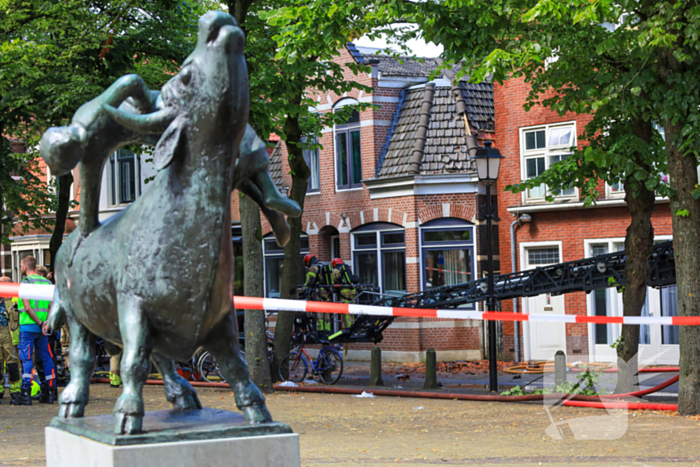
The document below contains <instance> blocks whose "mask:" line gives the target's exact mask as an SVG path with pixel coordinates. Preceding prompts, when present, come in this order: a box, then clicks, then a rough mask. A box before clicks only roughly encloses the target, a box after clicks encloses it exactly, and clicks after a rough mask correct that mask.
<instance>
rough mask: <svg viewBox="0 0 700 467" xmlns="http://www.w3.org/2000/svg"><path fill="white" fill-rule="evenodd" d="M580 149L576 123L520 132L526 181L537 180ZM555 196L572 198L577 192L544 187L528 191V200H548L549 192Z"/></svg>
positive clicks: (570, 189) (523, 172) (527, 129)
mask: <svg viewBox="0 0 700 467" xmlns="http://www.w3.org/2000/svg"><path fill="white" fill-rule="evenodd" d="M572 146H576V126H575V125H574V124H572V123H568V124H557V125H547V126H543V127H538V128H525V129H522V130H521V132H520V148H521V156H522V163H521V165H522V177H523V179H530V178H535V177H538V176H540V175H542V173H544V172H545V171H546V170H547V169H549V168H550V167H551V166H553V165H554V164H556V163H557V162H560V161H562V160H564V159H566V158H567V157H568V156H569V155H570V154H571V147H572ZM548 192H549V193H550V194H551V195H553V196H555V197H562V198H571V197H574V196H575V195H576V189H575V188H573V187H571V188H565V189H552V190H550V189H549V188H548V187H547V186H546V185H544V184H543V185H540V186H538V187H535V188H531V189H529V190H528V191H527V199H528V200H544V198H545V196H546V195H547V193H548Z"/></svg>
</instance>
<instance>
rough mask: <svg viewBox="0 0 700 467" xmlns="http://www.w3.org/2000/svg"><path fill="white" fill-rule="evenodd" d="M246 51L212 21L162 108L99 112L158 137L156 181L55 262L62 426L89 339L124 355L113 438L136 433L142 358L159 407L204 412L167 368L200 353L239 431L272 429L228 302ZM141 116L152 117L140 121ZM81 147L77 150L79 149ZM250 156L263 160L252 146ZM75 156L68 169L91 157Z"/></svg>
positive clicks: (239, 35) (76, 410) (205, 19)
mask: <svg viewBox="0 0 700 467" xmlns="http://www.w3.org/2000/svg"><path fill="white" fill-rule="evenodd" d="M244 45H245V38H244V35H243V32H242V31H241V30H240V29H239V28H238V27H237V25H236V23H235V20H234V19H233V18H232V17H231V16H230V15H227V14H225V13H221V12H210V13H207V14H206V15H204V16H202V17H201V18H200V20H199V35H198V42H197V46H196V48H195V50H194V52H193V53H192V54H191V55H190V56H189V57H188V58H187V59H186V60H185V62H184V63H183V66H182V69H181V70H180V72H179V73H178V74H177V75H175V76H174V77H173V78H172V79H171V80H170V81H169V82H168V83H167V84H166V85H165V86H164V87H163V89H162V92H161V94H160V96H159V97H158V98H156V99H155V101H158V100H159V101H160V102H159V103H157V104H155V103H154V100H153V99H152V95H151V96H150V97H149V95H148V94H144V93H143V92H142V91H138V92H141V94H140V96H133V95H130V96H126V95H120V96H119V99H113V100H112V101H110V102H102V103H101V104H100V105H101V110H103V111H104V112H106V114H108V115H109V116H110V117H111V118H113V119H114V121H116V123H118V124H119V125H120V128H121V127H123V129H124V130H123V131H128V130H130V131H133V132H135V133H137V134H139V135H142V136H141V137H140V139H139V138H135V139H134V140H137V141H141V142H144V141H145V142H146V143H147V142H148V139H149V137H146V136H143V135H156V136H157V135H160V134H162V136H160V138H159V139H158V141H157V144H156V148H155V152H154V155H153V158H154V161H155V166H156V168H157V169H158V170H159V172H158V174H157V175H156V177H155V179H154V181H153V182H152V184H153V185H152V186H151V187H150V188H149V190H148V191H147V192H146V193H145V194H144V195H142V196H141V197H139V198H137V199H136V201H135V202H134V203H133V204H132V205H131V206H129V208H127V209H125V210H124V211H122V212H121V213H119V214H117V215H115V216H113V217H111V218H110V219H108V220H107V221H106V222H105V223H104V224H102V225H101V226H99V227H97V228H95V229H94V230H92V231H89V232H88V233H89V235H85V234H84V233H82V232H81V231H80V230H76V231H75V232H74V233H73V234H71V236H70V237H69V238H68V240H67V241H66V243H65V244H64V245H63V247H62V248H61V249H60V250H59V252H58V254H57V258H56V277H57V279H58V281H57V287H56V293H55V296H54V301H53V305H52V312H51V316H50V318H49V320H50V324H51V326H52V327H53V328H54V329H55V328H57V327H58V326H59V325H60V324H61V323H62V321H63V320H64V319H65V320H66V321H67V323H68V327H69V330H70V334H71V341H72V342H71V344H72V345H71V355H70V359H71V376H72V378H71V382H70V383H69V385H68V386H67V387H66V389H65V390H64V392H63V393H62V395H61V408H60V413H59V416H61V417H68V418H73V417H82V416H83V414H84V408H85V405H86V404H87V402H88V391H89V381H90V377H91V375H92V371H93V368H94V361H95V352H96V345H95V336H101V337H103V338H104V339H106V340H107V341H109V342H111V343H113V344H116V345H119V346H121V347H122V348H123V351H124V354H123V357H122V364H121V372H122V379H123V382H124V390H123V393H122V395H121V396H120V397H119V399H118V401H117V403H116V406H115V409H114V414H115V421H116V423H115V431H116V433H127V434H130V433H138V432H140V431H141V429H142V420H143V415H144V408H143V398H142V389H143V385H144V383H145V381H146V379H147V377H148V374H147V372H148V367H149V358H152V359H153V361H154V363H155V364H156V366H157V367H158V369H159V370H160V372H161V374H162V375H163V378H164V382H165V391H166V397H167V398H168V400H169V401H170V402H172V403H173V405H174V407H175V408H178V409H183V410H192V409H198V408H201V404H200V403H199V400H198V398H197V395H196V393H195V391H194V389H193V388H192V387H191V385H190V384H189V383H188V382H187V381H185V380H184V379H183V378H181V377H179V376H178V375H177V373H176V371H175V366H174V364H173V360H187V359H188V358H189V357H191V355H192V354H194V352H195V351H196V350H197V349H199V348H201V347H203V348H205V349H207V350H209V351H210V352H211V353H212V354H213V355H214V356H215V358H216V359H217V361H218V362H219V365H220V368H221V371H222V373H223V375H224V377H225V379H226V380H227V381H228V382H229V384H230V385H231V387H232V389H233V390H234V393H235V400H236V404H237V406H238V407H239V409H240V410H242V411H243V413H244V416H245V418H246V420H248V421H250V422H251V423H264V422H268V421H270V420H271V417H270V414H269V412H268V411H267V408H266V407H265V398H264V397H263V395H262V393H261V392H260V390H259V389H258V388H257V387H256V386H255V384H253V383H252V381H251V380H250V377H249V375H248V370H247V365H246V363H245V361H244V360H243V358H242V357H241V354H240V353H239V349H238V330H237V324H236V318H235V310H234V309H233V303H232V299H231V297H232V283H233V277H232V272H233V264H232V262H233V259H232V245H231V238H230V225H231V219H230V216H231V212H230V194H231V191H232V189H233V187H234V186H233V184H234V179H236V175H235V173H234V170H235V159H236V157H237V155H238V149H239V147H240V145H241V141H242V139H243V135H244V133H245V132H246V125H247V116H248V107H249V86H248V74H247V70H246V64H245V58H244V56H243V50H244ZM126 88H127V89H131V90H133V89H134V88H139V86H135V87H133V86H126ZM126 94H131V92H126ZM126 97H132V101H131V102H132V103H134V105H133V106H132V107H133V108H132V109H131V111H130V110H129V109H126V110H125V109H124V107H123V106H122V107H120V108H117V106H119V105H121V104H123V102H119V100H120V99H121V98H123V99H126ZM134 98H135V99H134ZM134 109H136V111H134ZM145 109H147V110H152V112H151V113H141V112H142V111H144V110H145ZM94 110H95V112H96V113H99V114H100V115H102V113H101V110H100V109H97V108H95V109H94ZM101 122H102V124H104V125H107V124H108V123H106V120H104V119H101ZM120 131H122V130H121V129H120ZM78 133H80V132H78ZM84 136H85V135H80V134H78V135H77V138H78V140H80V138H83V141H84ZM127 136H128V135H127ZM151 138H152V137H151ZM42 143H43V141H42ZM74 146H75V145H74V144H72V143H71V144H68V145H67V147H74ZM249 149H252V150H253V151H259V150H260V148H259V147H255V145H252V146H251V147H250V148H249ZM263 149H264V147H263ZM42 153H44V149H43V148H42ZM77 153H78V156H77V157H74V158H73V159H72V160H70V161H68V162H66V163H65V164H64V169H66V168H70V167H71V164H73V165H74V164H75V163H77V162H78V161H79V160H81V157H83V158H84V157H87V155H86V154H81V153H80V151H77ZM103 163H104V162H102V164H103ZM95 164H97V162H96V163H95ZM68 170H69V169H68ZM100 170H101V167H100ZM239 178H240V177H239ZM97 189H98V190H99V185H98V187H97ZM264 191H265V189H263V190H262V192H264ZM93 194H94V193H93ZM263 198H264V197H263ZM262 201H264V199H263V200H262ZM273 207H275V206H273ZM287 207H288V208H289V206H287ZM81 219H82V208H81Z"/></svg>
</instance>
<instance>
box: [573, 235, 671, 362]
mask: <svg viewBox="0 0 700 467" xmlns="http://www.w3.org/2000/svg"><path fill="white" fill-rule="evenodd" d="M622 249H624V243H623V241H622V240H621V239H620V240H602V241H601V240H596V241H592V242H591V243H590V244H588V249H587V252H586V253H587V255H588V256H595V255H600V254H605V253H608V252H609V251H620V250H622ZM623 309H624V308H623V303H622V294H621V293H619V292H618V291H617V289H616V288H614V287H612V288H609V289H600V290H594V291H593V292H591V293H590V294H588V313H589V315H594V316H595V315H598V316H606V315H607V316H623ZM642 316H678V305H677V301H676V287H675V286H670V287H664V288H662V289H660V290H659V289H654V288H651V287H649V288H647V299H646V302H645V304H644V308H643V310H642ZM588 329H589V335H590V341H591V343H592V352H591V353H592V358H591V359H592V360H593V361H596V362H609V363H617V350H615V349H614V348H613V347H611V345H614V344H615V342H616V341H617V340H618V339H619V337H620V334H621V332H622V325H620V324H591V325H589V328H588ZM679 356H680V354H679V350H678V327H677V326H661V325H659V324H652V325H640V326H639V365H640V367H644V366H648V365H678V362H679Z"/></svg>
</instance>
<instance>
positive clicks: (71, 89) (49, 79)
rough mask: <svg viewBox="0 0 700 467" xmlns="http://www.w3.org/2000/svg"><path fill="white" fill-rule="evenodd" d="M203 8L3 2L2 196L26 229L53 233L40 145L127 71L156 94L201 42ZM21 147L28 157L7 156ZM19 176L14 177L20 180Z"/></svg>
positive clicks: (171, 0)
mask: <svg viewBox="0 0 700 467" xmlns="http://www.w3.org/2000/svg"><path fill="white" fill-rule="evenodd" d="M205 6H206V5H204V4H202V2H190V1H186V2H182V1H175V0H160V1H155V2H152V1H144V0H136V1H131V0H117V1H110V2H100V1H91V0H67V1H65V2H51V1H43V0H35V1H31V2H23V1H17V0H0V11H1V12H2V14H1V15H0V135H1V136H2V144H1V145H0V193H1V195H2V197H3V199H4V201H5V204H6V207H7V209H8V211H9V212H10V214H11V215H10V216H6V217H5V218H4V220H5V225H6V227H7V228H6V229H4V230H3V231H4V232H5V234H4V240H5V241H7V235H8V233H9V231H10V229H11V227H12V224H13V219H12V218H13V217H14V222H17V221H19V223H20V225H22V227H23V228H25V229H28V228H37V227H50V223H51V220H50V219H49V218H47V217H45V214H46V213H48V212H50V211H55V210H56V198H55V196H53V195H52V193H53V190H48V189H47V186H46V181H45V180H42V179H40V178H39V177H38V175H39V169H38V166H37V163H38V161H39V160H40V158H39V157H38V141H39V138H40V137H41V134H42V133H43V132H44V131H45V130H46V128H48V127H49V126H59V125H65V124H67V123H68V122H69V121H70V118H71V117H72V115H73V113H74V112H75V111H76V110H77V109H78V107H79V106H80V105H82V104H83V103H85V102H87V101H89V100H90V99H92V98H94V97H95V96H97V95H98V94H100V93H101V92H102V91H103V90H105V89H106V88H107V87H108V86H109V85H110V84H111V83H112V82H114V80H116V79H117V78H118V77H120V76H122V75H124V74H127V73H138V74H139V75H141V76H142V77H143V78H144V79H145V80H146V82H147V83H148V85H149V86H151V87H153V88H155V89H157V88H159V87H160V86H161V85H162V84H164V83H165V82H166V81H167V80H168V79H169V77H170V76H171V75H172V74H173V73H174V72H176V71H177V69H178V68H179V66H180V64H181V62H182V61H183V60H184V58H185V57H186V56H187V54H188V53H189V51H190V50H191V48H192V45H193V44H194V41H195V35H196V27H197V26H196V19H197V17H198V13H200V12H203V11H204V9H205ZM8 138H14V139H17V140H22V141H24V143H25V147H26V149H27V153H26V154H16V153H12V152H11V151H10V149H11V148H10V147H9V145H8V144H7V143H8V141H7V140H8ZM13 176H14V177H13Z"/></svg>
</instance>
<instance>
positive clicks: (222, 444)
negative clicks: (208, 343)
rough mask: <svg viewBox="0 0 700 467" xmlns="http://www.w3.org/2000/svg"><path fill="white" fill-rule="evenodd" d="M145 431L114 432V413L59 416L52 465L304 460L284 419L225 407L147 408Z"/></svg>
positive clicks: (237, 465) (51, 442)
mask: <svg viewBox="0 0 700 467" xmlns="http://www.w3.org/2000/svg"><path fill="white" fill-rule="evenodd" d="M143 428H144V432H143V433H140V434H137V435H115V434H114V417H113V416H112V415H100V416H96V417H85V418H75V419H59V418H54V419H53V420H52V421H51V425H50V426H49V427H47V428H46V465H47V466H48V467H142V466H143V467H154V466H159V465H175V466H178V467H194V466H198V467H200V466H201V467H209V466H212V467H214V466H216V467H221V466H222V465H227V466H231V467H244V466H245V467H249V466H250V467H257V466H270V467H273V466H275V467H276V466H285V467H286V466H299V463H300V462H299V435H297V434H295V433H294V432H292V429H291V428H290V427H289V425H286V424H284V423H279V422H273V423H267V424H264V425H250V424H248V423H247V422H245V421H244V419H243V416H242V415H240V414H237V413H233V412H229V411H226V410H215V409H209V408H204V409H202V410H192V411H176V410H162V411H158V412H147V413H146V415H145V417H144V420H143Z"/></svg>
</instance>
